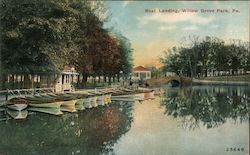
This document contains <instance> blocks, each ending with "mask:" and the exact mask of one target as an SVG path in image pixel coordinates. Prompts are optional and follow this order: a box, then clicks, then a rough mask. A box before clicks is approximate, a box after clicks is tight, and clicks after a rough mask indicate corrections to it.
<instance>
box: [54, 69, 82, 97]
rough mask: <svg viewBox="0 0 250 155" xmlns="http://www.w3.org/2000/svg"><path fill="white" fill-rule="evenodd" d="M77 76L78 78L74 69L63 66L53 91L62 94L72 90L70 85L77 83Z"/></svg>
mask: <svg viewBox="0 0 250 155" xmlns="http://www.w3.org/2000/svg"><path fill="white" fill-rule="evenodd" d="M77 76H79V73H77V72H76V70H75V68H74V67H69V66H65V67H64V68H63V70H62V72H61V75H60V77H59V78H57V83H56V85H55V91H56V92H64V91H72V90H74V87H73V86H72V83H74V82H76V81H77Z"/></svg>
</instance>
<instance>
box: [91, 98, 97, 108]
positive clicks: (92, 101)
mask: <svg viewBox="0 0 250 155" xmlns="http://www.w3.org/2000/svg"><path fill="white" fill-rule="evenodd" d="M89 98H90V104H91V106H92V107H97V106H98V104H97V96H91V97H89Z"/></svg>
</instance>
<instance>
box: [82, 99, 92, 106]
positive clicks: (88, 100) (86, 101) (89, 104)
mask: <svg viewBox="0 0 250 155" xmlns="http://www.w3.org/2000/svg"><path fill="white" fill-rule="evenodd" d="M83 106H84V107H85V108H92V105H91V98H89V97H88V98H85V99H84V102H83Z"/></svg>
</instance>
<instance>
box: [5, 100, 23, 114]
mask: <svg viewBox="0 0 250 155" xmlns="http://www.w3.org/2000/svg"><path fill="white" fill-rule="evenodd" d="M27 106H28V105H27V101H26V100H25V99H24V98H12V99H11V100H9V101H8V102H7V107H8V108H9V109H12V110H17V111H21V110H24V109H25V108H27Z"/></svg>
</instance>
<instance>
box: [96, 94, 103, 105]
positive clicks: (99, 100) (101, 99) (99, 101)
mask: <svg viewBox="0 0 250 155" xmlns="http://www.w3.org/2000/svg"><path fill="white" fill-rule="evenodd" d="M96 102H97V105H101V106H104V105H105V102H104V95H99V96H97V101H96Z"/></svg>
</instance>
